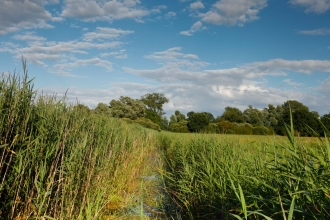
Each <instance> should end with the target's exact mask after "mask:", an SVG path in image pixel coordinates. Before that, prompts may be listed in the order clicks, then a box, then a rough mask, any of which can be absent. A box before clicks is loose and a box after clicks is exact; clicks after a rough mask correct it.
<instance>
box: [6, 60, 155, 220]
mask: <svg viewBox="0 0 330 220" xmlns="http://www.w3.org/2000/svg"><path fill="white" fill-rule="evenodd" d="M23 70H24V72H23V74H22V75H19V74H3V75H2V76H1V78H0V219H28V218H32V217H33V218H43V219H97V218H100V216H102V215H103V213H104V209H105V207H106V205H107V203H108V202H109V200H111V198H112V197H113V196H114V195H117V194H118V195H119V194H120V193H121V194H123V193H122V192H119V191H120V189H119V188H120V187H121V188H123V187H122V186H121V185H122V184H123V185H125V184H127V185H129V182H131V180H129V179H128V178H126V179H124V178H123V177H120V175H121V176H124V175H123V172H126V171H127V169H126V167H124V166H123V164H127V163H128V162H127V161H128V160H129V158H130V159H132V160H133V161H134V160H135V159H136V158H138V159H139V161H140V152H141V149H142V148H144V147H146V146H149V143H148V140H149V139H152V138H151V137H150V135H151V134H149V133H147V132H145V130H144V129H142V128H141V127H138V126H134V125H127V124H126V123H123V122H121V121H119V120H116V119H113V118H108V117H107V116H105V115H97V114H95V113H93V112H92V111H89V110H86V109H84V108H79V107H78V106H74V105H68V104H67V103H66V102H65V99H64V98H63V99H58V98H57V97H55V96H44V95H42V94H37V92H36V91H34V90H33V84H32V80H29V79H28V76H27V71H26V66H25V62H23ZM150 133H151V132H150ZM150 142H151V141H150ZM141 161H142V160H141ZM133 164H138V162H134V163H133ZM133 171H134V172H136V173H138V172H139V170H137V171H136V170H134V169H130V170H129V171H128V172H133ZM127 175H129V176H132V178H133V177H134V178H137V177H136V176H137V174H132V173H127ZM125 181H126V182H125Z"/></svg>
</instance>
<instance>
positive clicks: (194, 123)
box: [187, 112, 209, 132]
mask: <svg viewBox="0 0 330 220" xmlns="http://www.w3.org/2000/svg"><path fill="white" fill-rule="evenodd" d="M187 116H188V128H189V131H191V132H199V131H200V130H201V129H202V128H204V127H205V126H207V125H208V124H209V119H208V117H207V115H206V114H204V113H203V112H197V113H195V112H188V113H187Z"/></svg>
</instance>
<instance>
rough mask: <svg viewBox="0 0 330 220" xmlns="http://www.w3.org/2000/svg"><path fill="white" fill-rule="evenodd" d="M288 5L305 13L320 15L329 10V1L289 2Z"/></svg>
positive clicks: (307, 0) (295, 0)
mask: <svg viewBox="0 0 330 220" xmlns="http://www.w3.org/2000/svg"><path fill="white" fill-rule="evenodd" d="M290 3H291V4H293V5H297V6H300V7H303V8H305V12H306V13H309V12H314V13H317V14H321V13H324V12H326V11H327V10H329V8H330V0H290Z"/></svg>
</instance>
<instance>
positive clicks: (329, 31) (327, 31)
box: [299, 28, 330, 35]
mask: <svg viewBox="0 0 330 220" xmlns="http://www.w3.org/2000/svg"><path fill="white" fill-rule="evenodd" d="M299 33H300V34H305V35H328V34H330V28H319V29H314V30H301V31H299Z"/></svg>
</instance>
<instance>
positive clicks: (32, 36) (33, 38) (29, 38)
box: [13, 32, 46, 41]
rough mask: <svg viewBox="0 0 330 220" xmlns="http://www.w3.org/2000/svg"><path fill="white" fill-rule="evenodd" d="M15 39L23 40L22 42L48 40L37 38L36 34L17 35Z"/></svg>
mask: <svg viewBox="0 0 330 220" xmlns="http://www.w3.org/2000/svg"><path fill="white" fill-rule="evenodd" d="M13 38H14V39H15V40H22V41H44V40H46V38H44V37H40V36H36V35H35V33H34V32H26V33H25V34H17V35H14V36H13Z"/></svg>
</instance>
